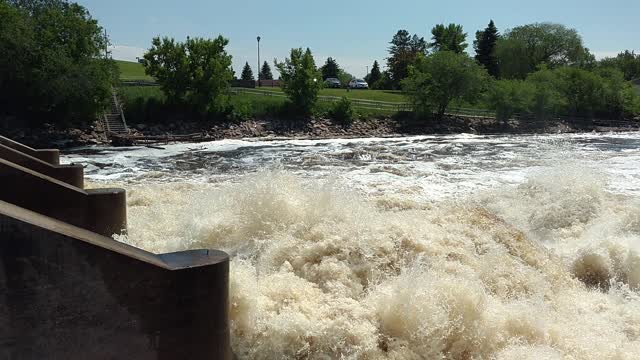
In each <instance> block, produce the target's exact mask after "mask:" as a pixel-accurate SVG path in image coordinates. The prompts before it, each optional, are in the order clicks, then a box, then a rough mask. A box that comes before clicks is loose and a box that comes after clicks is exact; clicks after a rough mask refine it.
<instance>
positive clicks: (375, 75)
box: [365, 60, 382, 87]
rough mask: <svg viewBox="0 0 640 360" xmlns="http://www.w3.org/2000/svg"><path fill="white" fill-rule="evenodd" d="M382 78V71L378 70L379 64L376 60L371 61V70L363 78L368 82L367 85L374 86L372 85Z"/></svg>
mask: <svg viewBox="0 0 640 360" xmlns="http://www.w3.org/2000/svg"><path fill="white" fill-rule="evenodd" d="M381 78H382V72H380V65H379V64H378V60H375V61H374V62H373V66H372V67H371V72H370V73H369V74H367V77H366V79H365V80H367V82H368V83H369V87H374V85H375V84H376V83H377V82H378V81H380V79H381Z"/></svg>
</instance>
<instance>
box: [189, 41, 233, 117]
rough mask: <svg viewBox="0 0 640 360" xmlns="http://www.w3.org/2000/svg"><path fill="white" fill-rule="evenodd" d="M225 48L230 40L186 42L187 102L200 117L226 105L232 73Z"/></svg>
mask: <svg viewBox="0 0 640 360" xmlns="http://www.w3.org/2000/svg"><path fill="white" fill-rule="evenodd" d="M227 45H229V40H227V39H225V38H224V37H222V36H218V37H217V38H215V39H213V40H210V39H202V38H193V39H188V40H187V43H186V49H187V53H188V54H189V56H188V60H189V62H188V64H189V74H190V78H191V81H190V91H189V92H188V93H187V95H188V96H187V101H188V102H189V104H191V105H192V106H195V108H196V110H197V111H198V112H200V113H201V114H205V113H217V112H221V111H224V110H225V108H226V106H227V105H228V100H229V95H228V89H229V84H230V83H231V80H232V79H233V72H232V71H231V55H229V54H227V52H226V51H225V47H226V46H227Z"/></svg>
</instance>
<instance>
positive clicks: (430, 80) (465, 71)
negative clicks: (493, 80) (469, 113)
mask: <svg viewBox="0 0 640 360" xmlns="http://www.w3.org/2000/svg"><path fill="white" fill-rule="evenodd" d="M487 78H488V75H487V72H486V70H485V69H484V68H483V67H482V66H480V65H478V63H476V62H475V60H473V59H472V58H470V57H469V56H468V55H466V54H458V53H456V52H453V51H438V52H435V53H433V54H431V55H429V56H427V57H425V56H419V57H418V59H417V60H416V62H415V64H414V65H413V66H411V67H410V69H409V77H407V79H405V80H404V81H403V82H402V85H403V91H404V93H405V94H406V96H407V97H408V98H409V99H410V100H411V102H412V104H413V106H414V109H415V110H416V112H418V113H422V114H426V115H430V114H432V113H435V115H436V117H437V118H438V119H440V118H442V117H443V116H444V114H445V113H446V111H447V109H448V107H449V104H450V103H451V102H452V101H454V100H466V101H469V102H475V101H477V100H478V99H479V98H480V94H481V93H482V92H483V91H484V90H485V86H486V83H487Z"/></svg>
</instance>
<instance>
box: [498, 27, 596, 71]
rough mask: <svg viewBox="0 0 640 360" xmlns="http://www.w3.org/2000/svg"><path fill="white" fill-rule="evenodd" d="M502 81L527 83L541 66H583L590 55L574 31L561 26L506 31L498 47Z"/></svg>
mask: <svg viewBox="0 0 640 360" xmlns="http://www.w3.org/2000/svg"><path fill="white" fill-rule="evenodd" d="M496 56H497V58H498V62H499V64H500V76H501V77H503V78H510V79H513V78H519V79H524V78H525V77H526V76H527V74H529V73H532V72H534V71H535V70H536V69H537V68H538V67H539V66H540V65H542V64H546V65H547V66H548V67H549V68H552V69H553V68H556V67H560V66H563V65H574V64H579V63H580V62H582V61H583V60H584V59H585V57H588V56H589V52H588V51H587V50H586V49H585V47H584V45H583V44H582V38H581V37H580V35H578V32H577V31H576V30H575V29H569V28H567V27H565V26H564V25H561V24H553V23H535V24H529V25H523V26H519V27H516V28H513V29H511V30H509V31H507V32H506V33H505V34H504V35H503V36H501V37H500V39H499V40H498V42H497V44H496Z"/></svg>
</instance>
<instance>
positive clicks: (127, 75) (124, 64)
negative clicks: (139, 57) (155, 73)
mask: <svg viewBox="0 0 640 360" xmlns="http://www.w3.org/2000/svg"><path fill="white" fill-rule="evenodd" d="M116 63H117V64H118V68H120V80H123V81H134V80H146V81H153V78H152V77H151V76H148V75H147V74H145V73H144V66H142V64H138V63H137V62H131V61H122V60H116Z"/></svg>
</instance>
